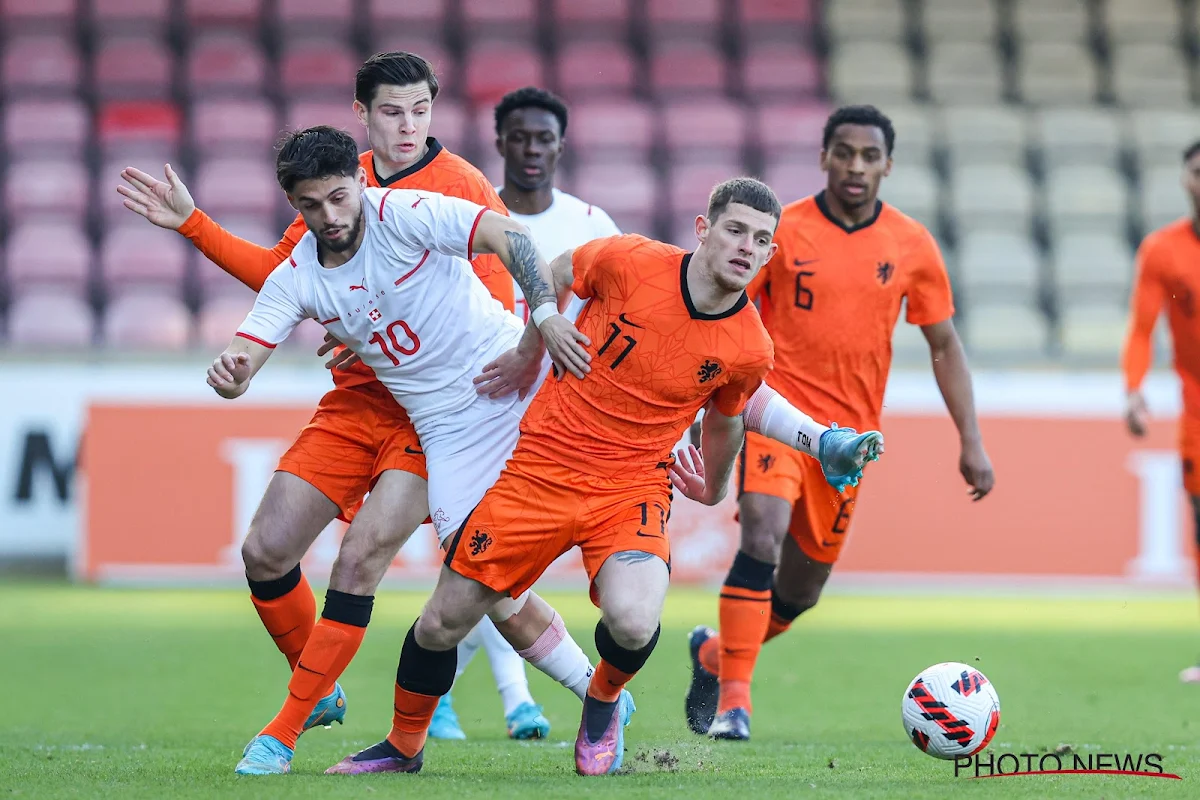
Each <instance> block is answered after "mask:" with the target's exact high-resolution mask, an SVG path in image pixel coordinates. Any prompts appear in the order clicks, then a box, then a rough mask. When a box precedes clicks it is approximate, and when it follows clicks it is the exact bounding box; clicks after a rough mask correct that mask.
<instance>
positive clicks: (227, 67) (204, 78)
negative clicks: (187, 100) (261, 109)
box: [186, 33, 267, 98]
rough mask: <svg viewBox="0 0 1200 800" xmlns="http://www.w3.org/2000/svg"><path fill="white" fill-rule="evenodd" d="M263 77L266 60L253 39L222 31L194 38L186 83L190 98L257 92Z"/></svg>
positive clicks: (243, 94) (255, 93)
mask: <svg viewBox="0 0 1200 800" xmlns="http://www.w3.org/2000/svg"><path fill="white" fill-rule="evenodd" d="M266 80H267V61H266V58H265V57H264V55H263V52H262V50H261V48H260V47H259V45H258V44H257V43H256V42H255V41H254V40H252V39H249V38H247V37H243V36H239V35H236V34H225V33H222V34H212V35H208V36H204V37H202V38H199V39H196V40H193V42H192V45H191V49H190V50H189V51H188V55H187V84H186V85H187V90H188V92H189V94H190V95H191V96H192V97H193V98H197V97H200V98H203V97H212V96H217V95H222V96H229V95H233V96H247V95H253V96H257V95H259V94H260V93H261V92H262V91H263V90H264V87H265V85H266Z"/></svg>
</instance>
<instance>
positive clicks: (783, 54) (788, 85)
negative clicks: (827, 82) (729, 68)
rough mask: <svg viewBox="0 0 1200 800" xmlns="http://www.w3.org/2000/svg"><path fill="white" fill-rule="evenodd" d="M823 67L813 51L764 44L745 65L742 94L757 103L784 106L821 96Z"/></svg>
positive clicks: (756, 48) (747, 57)
mask: <svg viewBox="0 0 1200 800" xmlns="http://www.w3.org/2000/svg"><path fill="white" fill-rule="evenodd" d="M821 88H822V87H821V64H820V61H819V60H818V59H817V57H816V56H815V55H814V54H813V53H812V52H810V51H808V50H805V49H802V48H799V47H796V46H795V45H790V44H784V43H778V44H769V43H768V44H764V45H762V46H761V47H755V48H753V49H752V50H750V51H749V52H747V53H746V56H745V58H744V59H743V61H742V90H743V92H744V93H745V94H746V97H747V99H748V100H752V101H753V102H756V103H758V102H780V101H794V100H802V99H804V98H807V97H816V96H818V95H819V94H820V93H821Z"/></svg>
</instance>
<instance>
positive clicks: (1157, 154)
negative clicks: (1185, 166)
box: [1128, 108, 1200, 170]
mask: <svg viewBox="0 0 1200 800" xmlns="http://www.w3.org/2000/svg"><path fill="white" fill-rule="evenodd" d="M1128 126H1129V136H1130V144H1131V146H1132V148H1133V151H1134V157H1135V159H1136V161H1137V163H1138V165H1139V166H1140V167H1141V168H1142V169H1143V170H1145V169H1147V168H1150V167H1157V166H1172V167H1175V168H1179V167H1180V165H1181V163H1182V160H1183V151H1184V148H1186V147H1187V146H1188V145H1190V144H1191V143H1192V142H1194V141H1196V140H1197V138H1200V113H1198V112H1197V111H1196V110H1195V109H1187V110H1184V109H1178V110H1166V109H1158V108H1147V109H1138V111H1137V113H1134V114H1130V115H1129V117H1128Z"/></svg>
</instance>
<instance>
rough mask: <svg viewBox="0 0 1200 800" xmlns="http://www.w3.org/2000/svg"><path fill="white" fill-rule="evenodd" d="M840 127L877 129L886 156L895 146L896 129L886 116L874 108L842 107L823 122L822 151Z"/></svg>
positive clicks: (826, 147)
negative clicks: (851, 126)
mask: <svg viewBox="0 0 1200 800" xmlns="http://www.w3.org/2000/svg"><path fill="white" fill-rule="evenodd" d="M840 125H865V126H866V127H868V128H879V130H880V132H882V133H883V142H884V144H885V145H886V146H887V155H889V156H890V155H891V154H892V148H893V147H894V146H895V145H896V129H895V128H894V127H893V126H892V121H891V120H890V119H888V116H887V114H884V113H883V112H882V111H880V110H879V109H878V108H876V107H875V106H842V107H841V108H839V109H838V110H837V111H834V112H833V113H832V114H830V115H829V119H827V120H825V132H824V134H823V135H822V137H821V147H822V148H823V149H825V150H828V149H829V143H830V142H832V141H833V134H834V133H835V132H837V129H838V126H840Z"/></svg>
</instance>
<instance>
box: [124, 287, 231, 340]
mask: <svg viewBox="0 0 1200 800" xmlns="http://www.w3.org/2000/svg"><path fill="white" fill-rule="evenodd" d="M192 327H193V324H192V316H191V314H189V313H188V310H187V308H186V307H185V306H184V304H183V301H182V300H180V299H179V298H178V297H176V296H175V293H173V292H170V291H151V290H145V291H141V292H130V293H128V294H122V295H120V296H118V297H116V298H114V299H113V300H112V302H110V303H108V305H107V307H106V308H105V311H104V321H103V324H102V328H103V331H104V344H105V345H107V346H108V347H110V348H123V349H127V350H156V351H180V350H185V349H187V348H188V346H189V345H190V344H191V339H192ZM226 344H228V342H226Z"/></svg>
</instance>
